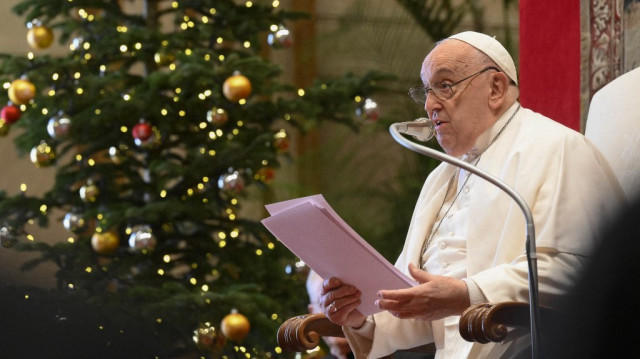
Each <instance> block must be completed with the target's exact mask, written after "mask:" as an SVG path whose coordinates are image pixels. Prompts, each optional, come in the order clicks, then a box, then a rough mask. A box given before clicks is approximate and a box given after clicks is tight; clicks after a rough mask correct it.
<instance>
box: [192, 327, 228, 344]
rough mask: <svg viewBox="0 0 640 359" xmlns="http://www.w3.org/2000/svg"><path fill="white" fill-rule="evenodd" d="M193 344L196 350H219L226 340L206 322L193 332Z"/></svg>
mask: <svg viewBox="0 0 640 359" xmlns="http://www.w3.org/2000/svg"><path fill="white" fill-rule="evenodd" d="M193 342H194V343H196V345H197V346H198V348H200V349H204V350H213V351H217V350H221V349H222V348H223V347H224V346H225V344H226V343H227V339H226V338H225V337H224V336H223V335H222V333H220V331H219V330H218V329H216V327H214V326H212V325H211V323H209V322H206V323H202V324H200V325H199V326H198V329H196V330H194V331H193Z"/></svg>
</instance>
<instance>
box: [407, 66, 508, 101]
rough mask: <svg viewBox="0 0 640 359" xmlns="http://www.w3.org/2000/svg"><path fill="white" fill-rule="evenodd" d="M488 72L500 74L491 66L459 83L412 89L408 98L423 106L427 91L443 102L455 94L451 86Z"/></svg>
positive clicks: (439, 83)
mask: <svg viewBox="0 0 640 359" xmlns="http://www.w3.org/2000/svg"><path fill="white" fill-rule="evenodd" d="M489 70H496V71H498V72H500V69H498V68H497V67H494V66H491V67H486V68H484V69H482V70H480V71H478V72H476V73H474V74H472V75H469V76H467V77H465V78H463V79H462V80H460V81H457V82H454V83H452V84H450V83H447V82H444V81H441V82H438V83H435V84H433V85H432V86H431V87H424V86H419V87H412V88H410V89H409V96H411V98H412V99H413V101H415V102H416V103H419V104H425V103H426V102H427V95H429V91H431V92H433V94H434V95H435V96H436V97H437V98H438V99H439V100H440V101H444V100H448V99H450V98H452V97H453V95H455V94H456V93H455V92H454V91H453V86H455V85H457V84H459V83H461V82H463V81H466V80H468V79H470V78H472V77H474V76H478V75H480V74H481V73H483V72H485V71H489Z"/></svg>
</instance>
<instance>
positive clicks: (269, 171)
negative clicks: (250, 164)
mask: <svg viewBox="0 0 640 359" xmlns="http://www.w3.org/2000/svg"><path fill="white" fill-rule="evenodd" d="M275 176H276V171H275V170H274V169H273V168H271V167H262V168H260V169H259V170H258V172H256V176H255V178H256V180H258V181H260V182H263V183H266V184H269V183H271V181H273V178H274V177H275Z"/></svg>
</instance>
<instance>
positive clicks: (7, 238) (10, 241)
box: [0, 226, 18, 248]
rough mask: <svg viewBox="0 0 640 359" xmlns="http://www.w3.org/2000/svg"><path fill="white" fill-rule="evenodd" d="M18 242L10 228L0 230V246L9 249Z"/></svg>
mask: <svg viewBox="0 0 640 359" xmlns="http://www.w3.org/2000/svg"><path fill="white" fill-rule="evenodd" d="M17 242H18V237H17V236H16V233H15V232H14V230H13V228H11V227H6V226H5V227H2V228H0V246H2V247H4V248H11V247H13V246H14V245H15V244H16V243H17Z"/></svg>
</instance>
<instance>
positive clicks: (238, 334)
mask: <svg viewBox="0 0 640 359" xmlns="http://www.w3.org/2000/svg"><path fill="white" fill-rule="evenodd" d="M250 328H251V325H250V324H249V319H247V317H245V316H244V315H242V314H240V313H237V312H232V313H231V314H228V315H227V316H225V317H224V318H223V319H222V322H221V323H220V329H222V334H224V336H225V337H227V339H229V340H234V341H237V342H240V341H242V339H244V337H246V336H247V334H249V329H250Z"/></svg>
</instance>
